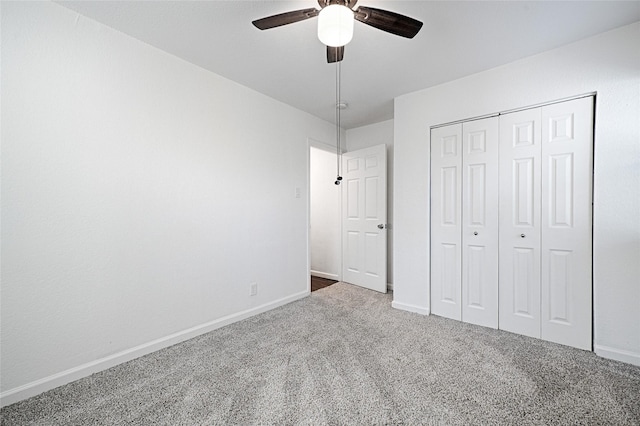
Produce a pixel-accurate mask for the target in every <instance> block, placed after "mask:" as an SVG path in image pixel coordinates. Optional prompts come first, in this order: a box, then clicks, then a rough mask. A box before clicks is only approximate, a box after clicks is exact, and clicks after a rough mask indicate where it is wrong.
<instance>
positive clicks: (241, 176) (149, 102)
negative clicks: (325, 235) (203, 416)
mask: <svg viewBox="0 0 640 426" xmlns="http://www.w3.org/2000/svg"><path fill="white" fill-rule="evenodd" d="M1 7H2V9H1V11H2V306H1V308H2V309H1V310H2V318H1V319H2V336H1V347H2V349H1V350H2V353H1V355H2V371H1V376H2V392H3V393H2V395H3V403H4V402H7V401H9V399H6V398H5V397H11V398H14V397H24V396H28V395H29V394H30V393H33V392H37V391H39V390H45V389H46V388H47V387H50V386H54V385H57V384H61V383H64V382H65V381H68V380H71V379H73V378H75V377H78V376H81V375H83V374H87V373H90V372H91V371H93V370H95V369H100V368H103V367H106V366H109V364H113V363H117V362H120V361H122V360H126V359H127V358H130V357H134V356H137V355H140V354H141V353H144V352H145V351H149V350H153V349H157V348H158V347H162V346H163V345H166V344H169V343H172V342H175V341H176V340H179V339H180V338H183V337H189V336H190V335H193V334H197V333H198V332H199V331H202V328H201V327H205V328H206V327H210V326H216V324H221V322H216V321H222V322H225V321H226V322H228V321H231V320H233V318H237V317H238V315H248V314H251V313H252V312H256V310H259V309H263V308H265V307H269V306H273V305H274V304H278V303H284V302H286V301H290V300H292V298H296V297H303V296H305V295H306V294H307V292H308V257H307V248H308V247H307V244H308V242H307V241H308V240H307V236H308V194H307V190H306V189H307V179H308V169H307V168H308V161H307V158H308V157H307V156H308V144H307V140H308V138H309V137H311V138H315V139H317V140H332V138H333V135H334V128H333V126H332V125H331V124H330V123H326V122H324V121H321V120H318V119H316V118H314V117H312V116H310V115H308V114H306V113H303V112H301V111H298V110H296V109H294V108H291V107H289V106H287V105H285V104H282V103H280V102H277V101H274V100H272V99H270V98H268V97H266V96H264V95H261V94H258V93H256V92H254V91H252V90H249V89H247V88H245V87H242V86H240V85H238V84H236V83H233V82H231V81H229V80H226V79H224V78H221V77H219V76H217V75H214V74H212V73H210V72H207V71H205V70H203V69H201V68H199V67H196V66H194V65H191V64H189V63H187V62H185V61H182V60H179V59H177V58H175V57H173V56H171V55H168V54H166V53H164V52H162V51H159V50H157V49H155V48H152V47H150V46H149V45H146V44H144V43H141V42H139V41H137V40H135V39H132V38H130V37H128V36H125V35H123V34H122V33H119V32H117V31H114V30H112V29H110V28H108V27H105V26H103V25H101V24H97V23H96V22H94V21H91V20H89V19H87V18H84V17H81V16H79V15H77V14H76V13H74V12H71V11H69V10H68V9H66V8H63V7H61V6H59V5H56V4H53V3H49V2H16V3H9V2H3V4H2V5H1ZM295 188H301V194H300V195H301V197H300V198H296V197H295ZM251 282H257V283H258V288H259V290H258V294H257V296H253V297H250V296H249V284H250V283H251ZM185 330H187V331H188V333H186V334H185ZM16 392H17V393H16ZM12 395H13V396H12ZM16 395H18V396H16Z"/></svg>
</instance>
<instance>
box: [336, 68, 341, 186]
mask: <svg viewBox="0 0 640 426" xmlns="http://www.w3.org/2000/svg"><path fill="white" fill-rule="evenodd" d="M341 71H342V68H341V67H340V61H338V62H336V105H335V107H336V162H337V164H336V174H337V177H336V181H335V184H336V185H340V181H342V176H340V165H341V164H340V163H342V146H341V143H340V86H341V84H340V83H341V81H340V78H341V74H342V72H341Z"/></svg>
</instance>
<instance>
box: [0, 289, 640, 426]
mask: <svg viewBox="0 0 640 426" xmlns="http://www.w3.org/2000/svg"><path fill="white" fill-rule="evenodd" d="M390 304H391V296H390V295H381V294H378V293H374V292H371V291H368V290H363V289H360V288H357V287H353V286H350V285H347V284H342V283H338V284H334V285H332V286H331V287H327V288H326V289H322V290H319V291H317V292H314V293H313V294H312V295H311V296H310V297H308V298H306V299H304V300H301V301H298V302H295V303H291V304H289V305H287V306H284V307H281V308H278V309H275V310H273V311H270V312H267V313H265V314H262V315H258V316H256V317H253V318H250V319H248V320H245V321H242V322H239V323H236V324H233V325H230V326H227V327H225V328H222V329H219V330H216V331H214V332H211V333H208V334H205V335H202V336H200V337H197V338H195V339H192V340H189V341H187V342H185V343H182V344H179V345H176V346H172V347H170V348H167V349H164V350H161V351H158V352H155V353H153V354H150V355H148V356H145V357H142V358H139V359H136V360H134V361H131V362H128V363H125V364H122V365H119V366H117V367H114V368H111V369H109V370H106V371H103V372H101V373H97V374H94V375H92V376H90V377H88V378H85V379H82V380H79V381H76V382H74V383H71V384H69V385H66V386H62V387H60V388H57V389H54V390H52V391H49V392H46V393H44V394H42V395H39V396H36V397H34V398H31V399H28V400H26V401H23V402H19V403H17V404H13V405H11V406H8V407H5V408H4V409H2V410H1V411H0V414H1V415H2V424H3V425H31V424H35V425H52V424H56V425H60V424H73V425H91V424H109V425H120V424H139V425H151V424H165V425H202V424H207V425H215V424H220V425H255V424H264V425H271V424H273V425H298V424H300V425H323V424H327V425H386V424H389V425H421V424H443V425H471V424H477V425H490V424H514V425H515V424H517V425H526V424H536V425H549V424H611V425H638V424H640V368H639V367H634V366H631V365H627V364H623V363H619V362H615V361H610V360H606V359H602V358H599V357H597V356H596V355H594V354H593V353H590V352H585V351H581V350H577V349H572V348H569V347H564V346H561V345H556V344H553V343H548V342H543V341H540V340H537V339H530V338H527V337H522V336H518V335H515V334H511V333H507V332H503V331H497V330H490V329H487V328H483V327H477V326H472V325H468V324H463V323H460V322H457V321H452V320H447V319H443V318H439V317H436V316H430V317H424V316H420V315H417V314H411V313H408V312H403V311H398V310H394V309H392V308H391V306H390Z"/></svg>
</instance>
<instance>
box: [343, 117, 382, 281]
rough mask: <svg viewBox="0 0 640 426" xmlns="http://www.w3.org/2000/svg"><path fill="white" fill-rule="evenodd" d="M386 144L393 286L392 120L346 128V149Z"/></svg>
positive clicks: (352, 149)
mask: <svg viewBox="0 0 640 426" xmlns="http://www.w3.org/2000/svg"><path fill="white" fill-rule="evenodd" d="M381 144H385V145H386V146H387V223H388V224H389V229H387V283H389V284H390V285H391V286H393V120H387V121H382V122H380V123H375V124H371V125H368V126H362V127H357V128H355V129H349V130H347V151H356V150H358V149H363V148H368V147H371V146H376V145H381Z"/></svg>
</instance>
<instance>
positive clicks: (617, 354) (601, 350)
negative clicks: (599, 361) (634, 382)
mask: <svg viewBox="0 0 640 426" xmlns="http://www.w3.org/2000/svg"><path fill="white" fill-rule="evenodd" d="M594 352H595V353H596V355H598V356H601V357H602V358H608V359H612V360H615V361H622V362H626V363H627V364H633V365H637V366H640V354H639V353H636V352H631V351H625V350H624V349H617V348H612V347H609V346H603V345H594Z"/></svg>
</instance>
